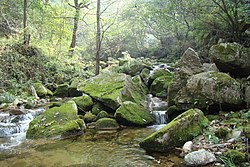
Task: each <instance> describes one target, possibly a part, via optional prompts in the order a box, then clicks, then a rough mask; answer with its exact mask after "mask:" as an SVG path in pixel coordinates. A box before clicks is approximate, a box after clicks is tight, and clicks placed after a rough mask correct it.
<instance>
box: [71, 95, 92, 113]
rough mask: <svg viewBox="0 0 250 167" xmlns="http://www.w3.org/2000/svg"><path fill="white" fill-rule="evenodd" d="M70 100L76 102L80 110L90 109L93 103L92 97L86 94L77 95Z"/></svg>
mask: <svg viewBox="0 0 250 167" xmlns="http://www.w3.org/2000/svg"><path fill="white" fill-rule="evenodd" d="M72 100H73V101H74V102H75V103H76V105H77V108H78V109H79V110H81V111H88V110H90V109H91V107H92V106H93V104H94V103H93V100H92V98H91V97H89V96H88V95H86V94H84V95H82V96H79V97H75V98H73V99H72Z"/></svg>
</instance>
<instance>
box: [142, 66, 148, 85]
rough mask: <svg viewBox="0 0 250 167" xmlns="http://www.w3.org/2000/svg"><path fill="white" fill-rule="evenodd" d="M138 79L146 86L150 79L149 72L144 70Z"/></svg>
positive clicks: (146, 69)
mask: <svg viewBox="0 0 250 167" xmlns="http://www.w3.org/2000/svg"><path fill="white" fill-rule="evenodd" d="M140 77H141V78H142V80H143V82H144V84H145V85H148V81H149V78H150V70H149V69H148V68H144V69H143V70H142V71H141V73H140Z"/></svg>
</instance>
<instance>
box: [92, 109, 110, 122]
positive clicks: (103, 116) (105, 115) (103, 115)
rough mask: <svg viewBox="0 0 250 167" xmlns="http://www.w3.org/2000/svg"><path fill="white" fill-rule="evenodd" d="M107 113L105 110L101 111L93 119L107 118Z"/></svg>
mask: <svg viewBox="0 0 250 167" xmlns="http://www.w3.org/2000/svg"><path fill="white" fill-rule="evenodd" d="M108 117H109V114H108V113H107V112H106V111H101V112H99V113H98V114H97V115H96V118H95V120H99V119H101V118H108Z"/></svg>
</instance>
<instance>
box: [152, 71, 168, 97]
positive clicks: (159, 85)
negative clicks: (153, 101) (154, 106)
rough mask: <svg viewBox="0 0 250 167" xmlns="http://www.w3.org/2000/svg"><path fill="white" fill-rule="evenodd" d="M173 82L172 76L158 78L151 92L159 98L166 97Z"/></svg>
mask: <svg viewBox="0 0 250 167" xmlns="http://www.w3.org/2000/svg"><path fill="white" fill-rule="evenodd" d="M171 80H172V76H171V75H170V76H160V77H158V78H156V79H155V80H154V81H153V83H152V84H151V87H150V92H151V93H152V94H153V95H155V96H157V97H166V96H167V90H168V86H169V84H170V82H171Z"/></svg>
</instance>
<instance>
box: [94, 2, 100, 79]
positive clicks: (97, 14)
mask: <svg viewBox="0 0 250 167" xmlns="http://www.w3.org/2000/svg"><path fill="white" fill-rule="evenodd" d="M100 8H101V3H100V0H97V10H96V20H97V22H96V24H97V25H96V71H95V74H96V75H98V74H99V73H100V50H101V22H100V17H101V13H100Z"/></svg>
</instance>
